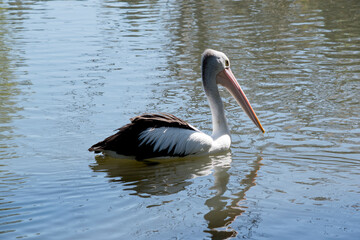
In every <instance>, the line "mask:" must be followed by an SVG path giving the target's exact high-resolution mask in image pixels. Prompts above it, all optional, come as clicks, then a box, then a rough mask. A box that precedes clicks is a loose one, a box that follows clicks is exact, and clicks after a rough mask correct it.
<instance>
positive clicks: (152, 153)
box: [89, 49, 265, 160]
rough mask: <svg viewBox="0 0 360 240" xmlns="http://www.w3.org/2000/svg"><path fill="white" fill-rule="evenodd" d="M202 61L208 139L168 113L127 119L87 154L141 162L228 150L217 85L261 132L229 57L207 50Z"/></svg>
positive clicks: (228, 140)
mask: <svg viewBox="0 0 360 240" xmlns="http://www.w3.org/2000/svg"><path fill="white" fill-rule="evenodd" d="M201 62H202V63H201V68H202V82H203V86H204V90H205V93H206V96H207V98H208V101H209V104H210V109H211V114H212V124H213V132H212V135H211V136H209V135H207V134H205V133H203V132H201V131H199V130H198V129H197V128H195V127H193V126H192V125H190V124H188V123H187V122H185V121H183V120H181V119H179V118H177V117H175V116H173V115H171V114H165V113H159V114H144V115H140V116H137V117H134V118H132V119H130V121H131V122H130V123H129V124H127V125H125V126H123V127H121V128H119V129H117V130H118V132H117V133H115V134H114V135H112V136H110V137H108V138H106V139H105V140H103V141H101V142H99V143H96V144H95V145H93V146H92V147H91V148H89V151H93V152H95V153H100V152H102V153H104V154H105V155H110V156H113V157H121V158H124V157H135V159H137V160H143V159H149V158H157V157H184V156H188V155H200V154H213V153H217V152H221V151H225V150H228V149H229V148H230V144H231V137H230V131H229V127H228V125H227V121H226V118H225V113H224V107H223V103H222V101H221V98H220V94H219V90H218V87H217V84H220V85H222V86H224V87H225V88H226V89H227V90H228V91H229V92H230V93H231V95H232V96H233V97H234V98H235V99H236V101H237V102H238V104H239V105H240V106H241V107H242V109H243V110H244V111H245V113H246V114H247V115H248V116H249V118H250V119H251V120H252V121H253V122H254V123H255V125H256V126H257V127H258V128H259V129H260V130H261V131H262V132H263V133H264V132H265V130H264V129H263V127H262V126H261V123H260V121H259V119H258V118H257V116H256V114H255V112H254V110H253V109H252V107H251V105H250V103H249V101H248V99H247V98H246V96H245V94H244V92H243V91H242V89H241V87H240V85H239V83H238V82H237V80H236V79H235V76H234V74H233V73H232V71H231V70H230V60H229V58H228V57H227V56H226V55H225V54H224V53H222V52H219V51H215V50H212V49H207V50H205V51H204V53H203V54H202V59H201Z"/></svg>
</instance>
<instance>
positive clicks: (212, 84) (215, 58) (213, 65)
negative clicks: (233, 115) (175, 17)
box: [201, 49, 265, 133]
mask: <svg viewBox="0 0 360 240" xmlns="http://www.w3.org/2000/svg"><path fill="white" fill-rule="evenodd" d="M201 68H202V79H203V85H204V89H205V92H206V94H207V96H208V98H209V102H210V105H211V103H212V102H220V101H221V99H220V97H217V96H218V88H217V86H216V85H217V84H220V85H222V86H223V87H225V88H226V89H227V90H228V91H229V92H230V93H231V95H232V96H233V97H234V98H235V100H236V101H237V103H238V104H239V105H240V106H241V107H242V109H243V110H244V112H245V113H246V114H247V115H248V116H249V118H250V119H251V120H252V121H253V123H254V124H255V125H256V126H257V127H258V128H259V129H260V130H261V131H262V132H263V133H264V132H265V130H264V128H263V127H262V126H261V123H260V121H259V119H258V117H257V116H256V114H255V112H254V110H253V108H252V107H251V105H250V102H249V100H248V99H247V97H246V96H245V93H244V91H243V90H242V89H241V87H240V85H239V83H238V81H237V80H236V78H235V76H234V74H233V73H232V71H231V69H230V60H229V58H228V57H227V56H226V55H225V54H224V53H222V52H219V51H215V50H212V49H207V50H205V51H204V53H203V54H202V58H201ZM214 99H215V100H214ZM215 105H216V104H215ZM212 110H213V109H212Z"/></svg>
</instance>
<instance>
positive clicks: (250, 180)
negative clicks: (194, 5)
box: [204, 157, 262, 239]
mask: <svg viewBox="0 0 360 240" xmlns="http://www.w3.org/2000/svg"><path fill="white" fill-rule="evenodd" d="M261 160H262V158H261V157H258V158H257V160H256V161H255V162H254V164H253V165H254V166H253V170H251V171H250V173H249V174H247V175H246V176H245V178H244V179H242V180H241V182H240V185H241V186H243V187H244V188H243V189H242V190H241V191H240V192H238V193H235V194H232V195H234V196H235V198H230V199H228V198H227V197H225V196H223V194H224V193H225V191H226V190H227V189H228V188H227V184H228V182H229V177H230V175H229V174H228V173H227V170H228V168H221V167H215V168H214V170H215V171H214V178H215V184H214V187H213V188H214V189H216V190H217V193H216V195H215V196H214V197H212V198H210V199H208V200H207V201H206V203H205V204H206V205H207V206H209V207H210V208H211V211H210V212H208V213H207V214H206V215H205V216H204V218H205V219H206V220H207V221H208V228H209V229H208V230H206V231H205V232H208V233H211V235H212V239H227V238H230V237H235V236H236V235H237V234H238V232H237V231H235V230H234V229H232V228H231V227H230V226H229V225H230V224H231V223H233V222H234V221H235V219H236V218H237V217H238V216H240V215H241V214H242V213H243V212H245V210H244V209H242V208H241V207H240V206H239V202H240V201H242V200H244V199H245V193H246V192H247V191H248V190H249V189H250V188H251V187H252V186H254V185H256V183H255V179H256V177H257V172H258V171H259V169H260V166H261V165H262V164H261ZM226 200H230V204H227V203H226ZM256 222H257V221H254V224H256Z"/></svg>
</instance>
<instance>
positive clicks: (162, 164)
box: [90, 152, 262, 239]
mask: <svg viewBox="0 0 360 240" xmlns="http://www.w3.org/2000/svg"><path fill="white" fill-rule="evenodd" d="M95 160H96V163H94V164H93V165H90V168H91V169H92V170H93V171H94V172H105V173H106V174H107V176H106V177H107V178H109V182H118V183H122V184H123V185H124V186H125V187H126V188H125V190H126V191H130V192H131V193H130V194H129V195H136V196H139V197H141V198H150V197H151V196H161V195H171V194H176V193H178V192H181V191H183V190H186V188H187V187H188V186H190V185H191V184H193V181H192V179H194V178H197V177H203V176H208V175H212V176H213V181H212V182H213V186H211V187H210V189H209V190H214V191H215V192H213V193H210V194H209V198H208V199H207V200H206V201H205V202H204V205H206V206H207V207H208V209H209V211H208V212H207V213H206V214H205V215H204V219H205V220H206V222H207V229H206V230H204V232H206V233H210V234H211V238H212V239H226V238H229V237H235V236H237V235H238V232H237V231H236V230H234V229H232V228H231V226H230V225H231V224H232V223H233V222H234V221H235V220H236V218H237V217H238V216H241V215H242V214H243V213H244V212H245V211H246V210H245V209H246V207H241V206H240V205H239V203H240V202H241V201H243V200H245V195H246V192H247V191H248V190H249V189H250V188H251V187H253V186H255V185H256V183H255V180H256V177H257V172H258V171H259V170H260V167H261V165H262V164H261V161H262V157H258V158H257V159H256V160H255V161H254V162H253V164H251V165H252V169H251V170H250V172H249V173H248V174H247V175H245V178H243V179H242V180H241V182H240V183H239V186H240V188H241V190H240V191H238V192H236V193H232V194H231V197H228V196H226V195H225V193H226V192H227V191H228V190H229V188H228V183H229V180H230V174H229V173H228V170H229V169H230V168H231V162H232V156H231V153H230V152H228V153H227V154H225V155H217V156H206V157H197V158H186V159H181V158H180V159H170V160H160V161H158V162H155V161H144V162H138V161H134V160H126V159H125V160H119V159H115V158H111V157H107V156H102V155H98V156H96V157H95ZM231 192H232V191H231ZM249 222H250V224H254V225H256V224H257V222H258V221H257V220H256V219H255V220H252V221H249ZM248 229H252V226H248Z"/></svg>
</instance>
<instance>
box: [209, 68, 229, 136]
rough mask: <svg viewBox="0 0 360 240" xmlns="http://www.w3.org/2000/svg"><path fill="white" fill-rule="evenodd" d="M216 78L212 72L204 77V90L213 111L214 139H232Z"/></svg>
mask: <svg viewBox="0 0 360 240" xmlns="http://www.w3.org/2000/svg"><path fill="white" fill-rule="evenodd" d="M215 78H216V75H215V73H214V72H212V71H206V72H205V73H204V75H203V84H204V90H205V93H206V96H207V98H208V101H209V104H210V109H211V115H212V124H213V132H212V138H213V139H214V140H216V139H218V138H220V137H221V136H224V135H227V136H229V137H230V132H229V127H228V124H227V120H226V117H225V112H224V106H223V103H222V100H221V97H220V94H219V89H218V87H217V85H216V79H215Z"/></svg>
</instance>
